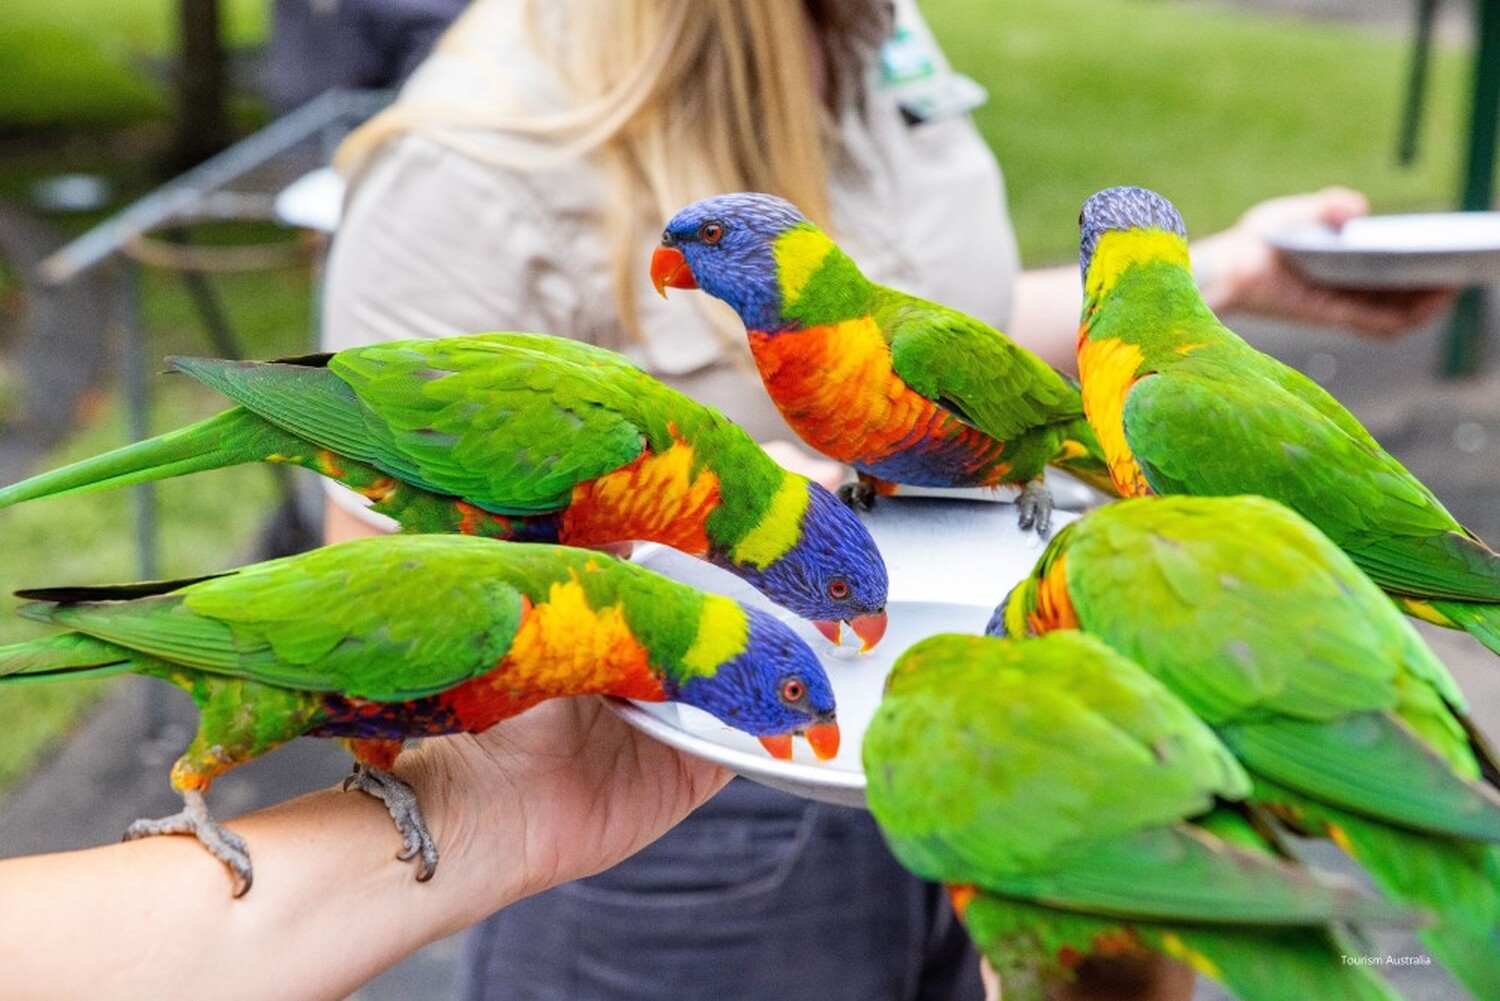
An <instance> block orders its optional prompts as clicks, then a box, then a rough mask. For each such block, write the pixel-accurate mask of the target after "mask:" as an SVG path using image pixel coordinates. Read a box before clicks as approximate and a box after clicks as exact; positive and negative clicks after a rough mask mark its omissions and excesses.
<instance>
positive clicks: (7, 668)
mask: <svg viewBox="0 0 1500 1001" xmlns="http://www.w3.org/2000/svg"><path fill="white" fill-rule="evenodd" d="M139 666H140V662H139V660H138V659H137V655H136V654H134V653H132V652H131V651H129V650H126V649H124V648H123V647H118V646H116V645H115V644H113V643H106V642H105V641H104V640H98V639H94V638H93V637H92V636H85V635H83V634H82V633H64V634H62V635H61V636H48V637H45V638H43V639H37V640H31V641H30V642H27V643H13V644H11V645H10V646H3V647H0V684H10V683H17V684H24V683H27V682H33V681H52V680H54V679H56V678H60V677H64V676H66V677H70V678H76V677H81V676H84V675H88V676H91V677H105V676H108V675H111V674H124V673H127V672H129V671H134V670H135V669H136V668H138V667H139Z"/></svg>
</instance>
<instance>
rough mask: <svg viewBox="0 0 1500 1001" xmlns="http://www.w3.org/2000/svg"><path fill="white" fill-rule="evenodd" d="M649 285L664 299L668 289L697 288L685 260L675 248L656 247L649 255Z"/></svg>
mask: <svg viewBox="0 0 1500 1001" xmlns="http://www.w3.org/2000/svg"><path fill="white" fill-rule="evenodd" d="M651 284H652V285H655V286H656V292H657V294H658V295H660V296H661V297H662V298H666V295H667V289H669V288H697V287H698V281H697V279H695V278H694V277H693V269H692V268H690V267H688V262H687V258H686V257H684V256H682V251H680V250H678V249H677V248H676V247H657V248H656V251H655V252H654V253H653V254H652V255H651Z"/></svg>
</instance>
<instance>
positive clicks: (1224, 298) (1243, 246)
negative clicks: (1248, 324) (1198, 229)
mask: <svg viewBox="0 0 1500 1001" xmlns="http://www.w3.org/2000/svg"><path fill="white" fill-rule="evenodd" d="M1258 245H1259V241H1258V240H1256V239H1255V238H1254V237H1253V236H1249V235H1248V234H1245V233H1243V232H1240V231H1239V228H1238V227H1234V228H1231V229H1227V230H1224V231H1223V232H1221V233H1215V234H1214V235H1213V236H1207V237H1204V238H1203V239H1201V240H1196V241H1194V242H1193V243H1192V244H1191V245H1190V246H1189V248H1188V252H1189V254H1190V256H1191V259H1192V266H1193V280H1194V281H1195V282H1196V283H1197V285H1198V291H1199V293H1200V294H1201V295H1202V296H1203V301H1204V303H1206V304H1207V305H1208V308H1209V309H1211V310H1213V311H1214V312H1215V313H1227V312H1234V311H1235V309H1236V308H1237V307H1239V306H1240V304H1241V300H1242V299H1243V298H1244V294H1245V286H1246V284H1247V277H1246V276H1247V271H1246V268H1245V261H1246V260H1248V259H1250V258H1251V257H1252V256H1253V254H1254V252H1255V249H1256V247H1257V246H1258Z"/></svg>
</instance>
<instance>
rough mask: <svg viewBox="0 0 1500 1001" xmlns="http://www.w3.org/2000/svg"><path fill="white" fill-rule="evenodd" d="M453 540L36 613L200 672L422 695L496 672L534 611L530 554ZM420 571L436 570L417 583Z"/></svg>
mask: <svg viewBox="0 0 1500 1001" xmlns="http://www.w3.org/2000/svg"><path fill="white" fill-rule="evenodd" d="M454 541H455V540H454V539H453V538H451V537H446V536H411V537H403V538H400V539H399V540H398V539H392V538H386V539H372V540H360V541H357V542H353V543H347V544H344V545H341V546H332V547H327V548H324V549H320V550H316V551H314V552H311V553H304V554H301V555H299V556H296V557H289V558H287V559H283V560H272V561H269V562H266V563H260V564H255V565H254V566H251V567H247V568H245V569H243V570H240V571H237V572H234V573H229V574H224V575H222V576H218V577H214V578H210V579H208V580H203V581H199V582H197V583H190V584H188V585H186V586H183V587H181V588H177V589H173V590H168V591H165V592H164V593H159V594H151V595H147V596H144V597H139V598H137V599H135V600H132V601H100V602H64V603H55V602H38V603H34V604H32V605H29V606H27V607H26V608H25V609H24V611H25V613H26V614H27V615H28V616H29V617H31V618H37V619H41V620H44V621H47V622H51V623H54V624H57V625H61V626H66V627H68V628H70V629H73V630H75V631H77V632H79V633H83V634H85V635H86V636H90V637H94V638H96V639H97V640H99V641H103V642H104V643H105V644H114V645H118V646H119V647H125V648H128V649H129V650H131V651H136V652H138V653H139V654H142V655H145V656H146V657H149V658H153V659H155V660H159V661H161V662H165V663H167V664H171V665H178V666H181V667H184V668H187V669H190V670H192V671H198V672H203V673H207V674H218V675H224V676H230V677H239V678H246V679H250V680H254V681H258V682H262V683H265V684H270V685H276V686H281V687H286V688H293V689H298V690H303V691H337V692H340V693H342V694H346V695H352V696H357V697H363V698H368V699H374V700H380V701H397V700H405V699H412V698H419V697H421V696H424V695H431V694H434V693H436V692H439V691H442V690H443V689H445V688H449V687H452V686H453V685H455V684H457V683H459V682H461V681H464V680H467V679H468V678H470V677H474V676H476V675H478V674H481V673H483V672H484V671H487V670H489V669H490V668H491V667H493V666H494V665H495V664H496V663H497V662H498V661H499V660H500V658H501V657H503V656H504V654H505V652H506V651H507V650H508V649H509V646H510V642H511V639H512V638H513V637H514V635H515V632H516V630H517V628H519V625H520V622H521V618H522V615H523V612H524V601H523V599H522V595H521V593H520V591H518V590H517V588H516V587H515V586H514V585H512V584H510V583H507V582H506V581H505V580H504V579H502V574H504V575H506V576H509V575H510V574H511V573H512V572H514V571H513V567H512V566H510V565H508V563H507V562H506V561H507V560H513V559H514V558H515V556H517V555H520V554H511V553H508V552H505V551H504V550H503V549H500V548H497V547H500V545H501V544H499V543H496V544H494V546H493V547H492V546H481V547H473V546H465V545H458V546H455V545H453V543H454ZM457 541H459V542H460V543H463V542H471V541H473V540H457ZM523 548H525V549H527V550H530V549H531V547H523ZM536 548H537V549H540V550H543V551H544V552H545V551H552V550H551V547H536ZM417 566H422V567H423V568H424V569H425V570H427V571H428V572H426V573H423V574H421V575H413V574H411V570H412V569H413V568H415V567H417ZM413 580H417V581H418V582H419V583H418V584H416V585H413V584H411V583H410V582H411V581H413ZM438 581H444V582H445V583H443V584H442V585H441V586H435V585H436V584H437V582H438ZM434 622H445V623H447V627H446V628H444V629H441V630H437V629H433V628H432V623H434Z"/></svg>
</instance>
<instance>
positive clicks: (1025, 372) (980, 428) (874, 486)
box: [651, 194, 1113, 535]
mask: <svg viewBox="0 0 1500 1001" xmlns="http://www.w3.org/2000/svg"><path fill="white" fill-rule="evenodd" d="M651 277H652V281H654V282H655V284H656V287H657V290H658V291H660V292H662V294H665V290H666V289H667V288H669V287H671V288H700V289H702V290H703V291H705V292H707V293H708V294H709V295H711V296H714V297H715V298H717V299H722V300H723V301H724V302H726V303H728V304H729V305H730V306H732V307H733V308H734V310H735V312H736V313H738V314H739V317H740V320H741V321H742V322H743V323H744V325H745V330H746V333H747V334H748V335H749V338H750V352H751V354H753V355H754V356H755V363H756V365H757V366H758V367H759V369H760V374H761V378H762V379H763V380H764V381H765V384H766V389H767V390H769V391H770V394H771V398H772V399H774V400H775V401H776V405H777V406H778V407H779V408H780V409H781V413H782V416H783V417H785V418H786V420H787V423H788V424H790V425H791V427H792V429H793V430H794V431H796V432H797V434H798V435H800V436H801V437H802V440H803V441H805V442H807V443H808V444H809V445H811V446H812V447H813V448H815V449H817V450H818V451H819V452H822V453H823V454H824V455H827V456H831V457H832V458H834V459H837V460H839V461H840V462H844V463H847V464H849V465H851V466H853V467H854V469H855V471H856V472H857V473H858V474H859V479H860V489H858V490H856V491H854V492H853V499H854V500H856V502H858V503H861V504H868V503H869V502H870V501H871V500H872V499H873V498H874V496H875V495H876V494H879V493H892V492H894V491H895V486H894V485H896V484H910V485H913V486H925V487H994V486H999V485H1001V484H1018V485H1020V486H1021V495H1020V498H1019V500H1018V504H1019V506H1020V512H1021V526H1022V527H1023V528H1027V527H1035V528H1036V530H1037V531H1038V532H1040V533H1041V534H1044V535H1045V534H1046V532H1047V530H1048V527H1049V525H1050V522H1051V511H1052V500H1051V495H1050V494H1049V493H1048V491H1047V490H1046V488H1045V486H1044V485H1043V482H1042V474H1043V473H1044V471H1045V470H1046V468H1047V465H1048V464H1049V463H1050V464H1054V465H1057V466H1059V467H1061V468H1063V469H1066V470H1068V471H1069V472H1071V473H1074V474H1076V475H1078V476H1080V477H1081V478H1082V479H1084V480H1086V481H1088V482H1090V483H1093V484H1094V485H1096V486H1099V487H1101V488H1103V489H1107V490H1111V492H1112V491H1113V488H1112V487H1111V486H1110V485H1109V476H1108V469H1107V467H1106V464H1105V462H1104V457H1103V453H1102V452H1101V451H1100V449H1099V445H1098V442H1097V441H1096V440H1095V437H1094V433H1093V431H1092V430H1091V429H1090V428H1089V426H1088V424H1087V422H1086V421H1085V420H1084V417H1083V404H1082V402H1081V401H1080V399H1079V395H1078V387H1077V386H1075V385H1074V384H1073V383H1072V382H1070V381H1069V380H1068V379H1066V378H1064V377H1063V376H1062V375H1060V374H1058V373H1057V372H1056V371H1054V370H1053V369H1051V368H1050V367H1048V366H1047V365H1046V364H1045V363H1044V362H1043V361H1042V360H1041V359H1039V358H1037V357H1036V356H1035V355H1033V354H1032V353H1031V352H1029V351H1027V350H1025V349H1024V348H1021V347H1019V346H1018V345H1016V344H1015V343H1013V342H1012V341H1011V340H1010V339H1009V338H1007V337H1006V336H1005V335H1004V334H1001V333H1000V332H999V331H998V330H995V329H994V328H993V327H991V326H989V325H988V324H985V323H982V322H980V321H979V320H976V319H974V318H973V317H970V316H965V315H964V314H963V313H960V312H958V311H956V310H953V309H949V308H947V307H946V306H941V305H939V304H937V303H934V302H928V301H926V300H923V299H918V298H917V297H916V296H912V295H907V294H906V293H904V292H900V291H898V290H896V289H892V288H886V287H885V286H882V285H877V284H875V283H874V282H872V281H870V280H869V279H867V278H866V277H865V276H864V275H862V274H861V273H860V271H859V268H858V267H856V266H855V263H854V261H853V260H851V259H850V258H849V256H848V255H847V254H845V253H844V252H843V251H842V250H840V249H839V248H838V247H837V246H836V245H835V244H834V242H833V241H832V240H831V239H829V238H828V236H827V235H826V234H824V233H823V232H822V230H820V229H818V228H817V227H816V226H814V225H813V224H812V223H811V222H809V221H808V220H807V219H806V218H805V217H804V216H803V215H802V213H801V212H799V211H798V210H797V209H796V207H795V206H793V205H792V204H790V203H789V202H786V201H784V200H783V199H780V198H775V197H772V196H770V195H763V194H734V195H721V196H719V197H715V198H708V199H704V200H703V201H699V202H695V203H693V204H692V205H689V206H688V207H687V208H685V209H683V210H682V211H681V212H679V213H677V215H675V216H673V217H672V220H671V221H670V222H668V223H667V228H666V231H665V232H664V233H663V234H662V245H661V246H660V247H658V248H657V249H656V252H655V254H654V255H653V257H652V259H651Z"/></svg>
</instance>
